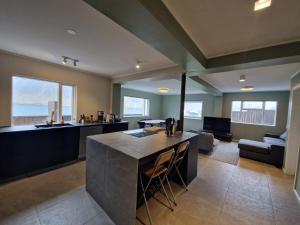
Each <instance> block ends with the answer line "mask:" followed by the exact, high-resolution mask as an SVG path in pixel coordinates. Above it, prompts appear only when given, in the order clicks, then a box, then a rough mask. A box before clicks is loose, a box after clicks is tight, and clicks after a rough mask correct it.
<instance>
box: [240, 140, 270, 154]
mask: <svg viewBox="0 0 300 225" xmlns="http://www.w3.org/2000/svg"><path fill="white" fill-rule="evenodd" d="M238 147H239V148H240V149H243V150H247V151H251V152H257V153H261V154H269V148H270V145H269V144H268V143H264V142H260V141H252V140H248V139H240V141H239V145H238Z"/></svg>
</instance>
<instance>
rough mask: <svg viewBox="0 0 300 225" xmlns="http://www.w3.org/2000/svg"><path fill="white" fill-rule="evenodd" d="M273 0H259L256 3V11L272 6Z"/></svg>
mask: <svg viewBox="0 0 300 225" xmlns="http://www.w3.org/2000/svg"><path fill="white" fill-rule="evenodd" d="M271 3H272V0H257V1H256V2H255V4H254V11H258V10H261V9H264V8H267V7H269V6H271Z"/></svg>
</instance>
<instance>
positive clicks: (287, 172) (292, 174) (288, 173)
mask: <svg viewBox="0 0 300 225" xmlns="http://www.w3.org/2000/svg"><path fill="white" fill-rule="evenodd" d="M282 170H283V172H284V174H286V175H289V176H294V175H295V174H294V173H291V172H289V171H288V170H287V169H286V168H283V169H282Z"/></svg>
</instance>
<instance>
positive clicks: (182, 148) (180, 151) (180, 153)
mask: <svg viewBox="0 0 300 225" xmlns="http://www.w3.org/2000/svg"><path fill="white" fill-rule="evenodd" d="M189 146H190V142H189V141H186V142H183V143H181V144H180V145H179V146H178V148H177V151H176V154H175V157H174V162H175V163H176V162H178V161H180V160H182V159H183V157H184V156H185V154H186V152H187V151H188V149H189Z"/></svg>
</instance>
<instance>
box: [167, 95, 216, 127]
mask: <svg viewBox="0 0 300 225" xmlns="http://www.w3.org/2000/svg"><path fill="white" fill-rule="evenodd" d="M216 98H218V99H219V98H220V97H215V96H213V95H208V94H194V95H186V97H185V100H186V101H202V102H203V106H202V117H204V116H215V108H216V112H218V110H220V108H219V107H216V106H218V105H217V104H216V103H218V104H219V103H220V101H219V100H218V101H217V100H216ZM179 105H180V96H179V95H164V96H162V106H163V107H162V117H163V118H168V117H174V118H179ZM202 128H203V120H197V119H185V120H184V130H201V129H202Z"/></svg>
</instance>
